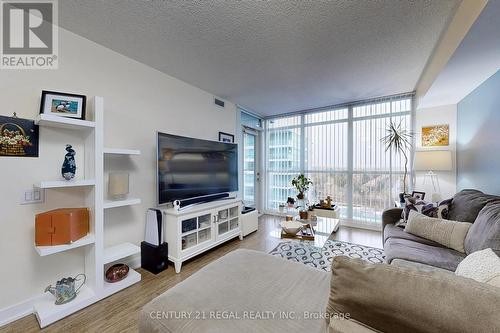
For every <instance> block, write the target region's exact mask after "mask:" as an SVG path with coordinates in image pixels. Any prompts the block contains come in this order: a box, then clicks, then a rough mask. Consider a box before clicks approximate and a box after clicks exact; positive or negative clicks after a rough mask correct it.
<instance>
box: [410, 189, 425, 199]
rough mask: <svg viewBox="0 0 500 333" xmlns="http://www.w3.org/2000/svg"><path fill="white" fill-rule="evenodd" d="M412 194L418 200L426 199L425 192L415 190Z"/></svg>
mask: <svg viewBox="0 0 500 333" xmlns="http://www.w3.org/2000/svg"><path fill="white" fill-rule="evenodd" d="M411 196H412V197H414V198H415V199H418V200H424V198H425V192H419V191H413V192H411Z"/></svg>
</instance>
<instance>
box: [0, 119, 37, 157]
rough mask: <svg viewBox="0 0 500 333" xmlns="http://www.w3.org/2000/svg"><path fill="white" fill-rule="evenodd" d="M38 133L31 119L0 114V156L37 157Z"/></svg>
mask: <svg viewBox="0 0 500 333" xmlns="http://www.w3.org/2000/svg"><path fill="white" fill-rule="evenodd" d="M38 133H39V132H38V125H35V122H34V121H33V120H29V119H21V118H17V117H4V116H0V156H12V157H38Z"/></svg>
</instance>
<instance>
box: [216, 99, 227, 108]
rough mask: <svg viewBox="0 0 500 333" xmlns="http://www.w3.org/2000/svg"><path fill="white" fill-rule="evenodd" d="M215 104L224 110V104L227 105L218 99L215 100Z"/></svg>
mask: <svg viewBox="0 0 500 333" xmlns="http://www.w3.org/2000/svg"><path fill="white" fill-rule="evenodd" d="M214 103H215V105H217V106H218V107H221V108H223V107H224V104H225V103H224V101H223V100H220V99H218V98H214Z"/></svg>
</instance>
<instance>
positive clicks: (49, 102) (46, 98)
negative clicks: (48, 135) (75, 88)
mask: <svg viewBox="0 0 500 333" xmlns="http://www.w3.org/2000/svg"><path fill="white" fill-rule="evenodd" d="M86 101H87V97H85V96H84V95H75V94H67V93H61V92H55V91H47V90H43V91H42V100H41V103H40V113H44V114H51V115H54V116H59V117H69V118H76V119H85V104H86Z"/></svg>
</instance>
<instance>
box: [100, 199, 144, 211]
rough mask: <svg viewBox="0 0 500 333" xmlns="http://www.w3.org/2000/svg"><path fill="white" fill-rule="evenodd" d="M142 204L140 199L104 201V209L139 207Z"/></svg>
mask: <svg viewBox="0 0 500 333" xmlns="http://www.w3.org/2000/svg"><path fill="white" fill-rule="evenodd" d="M140 203H141V199H138V198H130V199H125V200H116V201H114V200H104V209H107V208H115V207H123V206H132V205H138V204H140Z"/></svg>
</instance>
